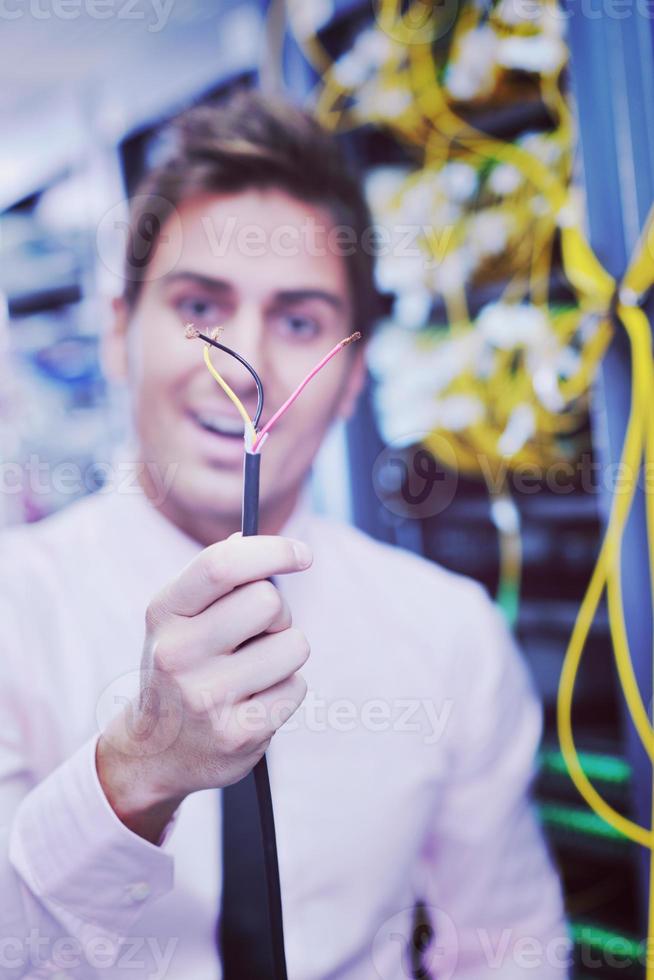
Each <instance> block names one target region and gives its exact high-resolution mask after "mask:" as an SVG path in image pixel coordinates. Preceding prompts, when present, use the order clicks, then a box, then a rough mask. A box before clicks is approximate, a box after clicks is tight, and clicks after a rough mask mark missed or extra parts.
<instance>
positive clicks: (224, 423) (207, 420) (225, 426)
mask: <svg viewBox="0 0 654 980" xmlns="http://www.w3.org/2000/svg"><path fill="white" fill-rule="evenodd" d="M189 415H190V416H191V418H192V419H193V421H194V422H195V423H196V424H197V425H199V426H200V427H201V428H202V429H205V430H206V431H207V432H213V434H214V435H217V436H226V437H227V438H228V439H242V438H243V422H242V421H241V420H240V419H235V418H230V417H228V416H225V415H220V414H217V413H216V414H213V413H208V412H207V413H205V412H193V411H191V412H189Z"/></svg>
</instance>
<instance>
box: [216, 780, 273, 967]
mask: <svg viewBox="0 0 654 980" xmlns="http://www.w3.org/2000/svg"><path fill="white" fill-rule="evenodd" d="M222 810H223V813H222V824H223V829H222V858H223V895H222V907H221V915H220V921H219V926H218V943H219V950H220V954H221V959H222V964H223V977H224V980H274V977H275V972H274V966H273V944H272V935H271V927H270V916H269V909H268V893H267V885H266V873H265V861H264V852H263V840H262V836H261V825H260V823H259V810H258V807H257V793H256V786H255V778H254V772H251V773H249V774H248V775H247V776H245V778H244V779H241V781H240V782H238V783H234V785H233V786H226V787H225V788H224V789H223V790H222Z"/></svg>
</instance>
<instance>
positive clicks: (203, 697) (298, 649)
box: [179, 628, 310, 706]
mask: <svg viewBox="0 0 654 980" xmlns="http://www.w3.org/2000/svg"><path fill="white" fill-rule="evenodd" d="M309 652H310V651H309V644H308V642H307V638H306V637H305V635H304V633H302V632H301V631H300V630H297V629H293V628H291V629H288V630H284V631H283V632H282V633H272V634H270V635H266V636H263V637H260V638H259V639H257V640H251V641H250V642H249V643H247V644H246V645H245V646H244V647H241V649H240V650H237V651H236V653H233V654H232V655H231V656H229V657H220V658H218V657H216V658H212V659H211V660H209V661H205V662H204V663H202V664H200V665H198V666H197V667H196V668H194V669H192V670H190V671H189V672H187V673H186V674H184V675H182V676H181V677H180V678H179V683H180V686H181V687H182V688H183V689H184V690H185V693H186V697H187V698H188V700H189V701H190V702H192V703H193V704H197V705H205V706H206V705H216V704H238V703H239V702H241V701H244V700H245V699H246V698H249V697H251V696H252V695H254V694H258V693H260V692H261V691H265V690H267V689H268V688H270V687H274V685H275V684H279V683H280V682H281V681H284V680H286V678H288V677H290V676H291V675H292V674H294V673H295V672H296V671H298V670H299V669H300V668H301V667H302V666H304V664H305V663H306V662H307V659H308V657H309Z"/></svg>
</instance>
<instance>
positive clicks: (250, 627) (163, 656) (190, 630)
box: [153, 580, 292, 672]
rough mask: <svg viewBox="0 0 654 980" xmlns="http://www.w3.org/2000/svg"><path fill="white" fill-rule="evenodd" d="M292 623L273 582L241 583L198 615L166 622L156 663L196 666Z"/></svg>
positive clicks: (162, 666)
mask: <svg viewBox="0 0 654 980" xmlns="http://www.w3.org/2000/svg"><path fill="white" fill-rule="evenodd" d="M291 624H292V616H291V610H290V607H289V605H288V602H287V601H286V599H285V598H284V596H283V595H282V594H281V592H280V591H279V589H278V588H277V587H276V586H275V585H273V583H272V582H269V581H267V580H266V581H263V582H251V583H248V584H247V585H240V586H239V587H238V588H237V589H234V591H233V592H230V593H229V595H226V596H223V597H222V599H219V600H218V601H217V602H214V603H213V604H212V605H211V606H209V608H208V609H205V610H204V612H202V613H200V614H199V615H198V616H191V617H178V618H177V619H176V621H174V622H172V623H171V624H170V625H168V626H166V628H165V629H164V630H163V631H162V633H163V635H162V636H161V638H160V639H158V640H157V643H156V646H155V648H154V650H153V657H154V663H155V665H156V666H157V667H158V668H159V669H161V670H165V671H182V672H183V671H187V670H193V669H194V668H195V667H197V666H198V665H200V664H202V663H203V662H204V661H206V660H208V659H209V658H215V657H217V656H221V655H227V654H230V653H233V652H234V651H235V650H236V649H237V647H240V646H241V645H242V644H243V643H245V642H246V641H247V640H251V639H252V638H253V637H255V636H259V635H260V634H261V633H278V632H281V631H282V630H287V629H288V628H289V627H290V626H291Z"/></svg>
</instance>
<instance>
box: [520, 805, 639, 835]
mask: <svg viewBox="0 0 654 980" xmlns="http://www.w3.org/2000/svg"><path fill="white" fill-rule="evenodd" d="M539 811H540V815H541V819H542V820H543V823H545V824H547V825H548V826H550V827H561V828H563V829H564V830H573V831H576V832H577V833H580V834H589V835H590V836H591V837H602V838H604V839H609V840H618V841H625V840H626V839H627V838H626V837H625V836H624V834H621V833H620V831H618V830H614V828H613V827H611V826H610V825H609V824H608V823H606V821H605V820H602V818H601V817H598V816H597V814H595V813H591V812H590V811H589V810H581V809H579V808H578V807H572V806H559V805H558V804H556V803H541V804H540V806H539Z"/></svg>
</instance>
